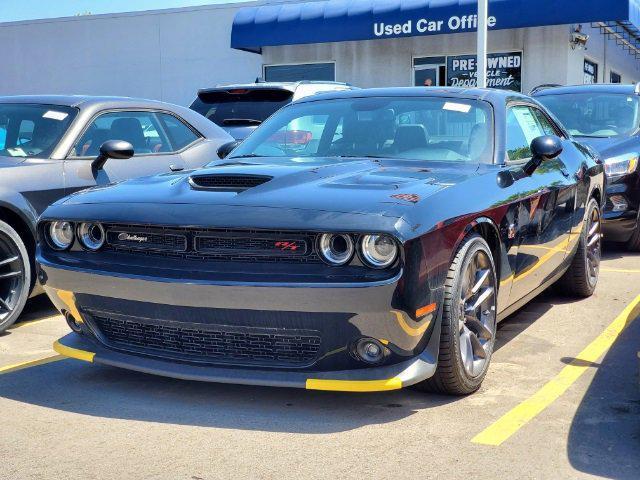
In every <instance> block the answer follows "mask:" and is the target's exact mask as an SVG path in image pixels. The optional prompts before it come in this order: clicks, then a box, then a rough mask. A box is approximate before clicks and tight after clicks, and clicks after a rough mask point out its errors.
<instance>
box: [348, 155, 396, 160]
mask: <svg viewBox="0 0 640 480" xmlns="http://www.w3.org/2000/svg"><path fill="white" fill-rule="evenodd" d="M336 157H338V158H374V159H375V158H377V159H383V160H385V159H386V160H388V159H389V158H390V157H385V156H384V155H336Z"/></svg>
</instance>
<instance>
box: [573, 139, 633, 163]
mask: <svg viewBox="0 0 640 480" xmlns="http://www.w3.org/2000/svg"><path fill="white" fill-rule="evenodd" d="M576 140H578V141H579V142H580V143H583V144H585V145H588V146H590V147H591V148H593V149H594V150H595V151H596V152H598V153H599V154H600V157H601V158H602V159H603V160H606V159H607V158H610V157H615V156H616V155H622V154H625V153H631V152H635V153H640V138H638V137H636V136H633V137H608V138H592V137H576Z"/></svg>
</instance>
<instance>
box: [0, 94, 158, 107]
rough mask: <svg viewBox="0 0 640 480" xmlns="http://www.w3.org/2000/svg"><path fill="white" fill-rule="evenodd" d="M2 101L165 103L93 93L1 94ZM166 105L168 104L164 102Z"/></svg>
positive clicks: (86, 104) (81, 104)
mask: <svg viewBox="0 0 640 480" xmlns="http://www.w3.org/2000/svg"><path fill="white" fill-rule="evenodd" d="M0 103H25V104H27V103H31V104H41V105H59V106H66V107H78V108H88V107H94V106H101V105H113V104H118V106H122V107H128V106H131V107H136V108H156V107H158V106H159V105H163V103H162V102H158V101H156V100H146V99H141V98H131V97H109V96H91V95H13V96H0ZM164 105H166V104H164Z"/></svg>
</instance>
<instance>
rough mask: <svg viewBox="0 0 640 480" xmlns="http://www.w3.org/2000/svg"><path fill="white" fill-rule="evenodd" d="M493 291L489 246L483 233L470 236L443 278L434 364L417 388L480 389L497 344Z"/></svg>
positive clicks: (493, 271) (459, 392) (461, 392)
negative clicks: (428, 374) (437, 350)
mask: <svg viewBox="0 0 640 480" xmlns="http://www.w3.org/2000/svg"><path fill="white" fill-rule="evenodd" d="M497 293H498V284H497V279H496V269H495V264H494V261H493V256H492V254H491V249H490V248H489V245H487V242H486V241H485V240H484V239H483V238H482V237H481V236H479V235H475V234H474V235H469V236H468V237H466V238H465V239H464V240H463V242H462V244H461V245H460V247H459V248H458V251H457V253H456V256H455V258H454V259H453V261H452V262H451V266H450V268H449V272H448V275H447V280H446V282H445V291H444V304H443V309H442V331H441V334H440V351H439V355H438V367H437V369H436V373H435V374H434V376H433V377H431V378H429V379H427V380H425V381H423V382H421V383H419V384H418V385H417V387H418V388H419V389H421V390H428V391H431V392H437V393H445V394H449V395H467V394H469V393H473V392H475V391H476V390H478V388H480V385H481V384H482V381H483V380H484V377H485V375H486V374H487V370H488V368H489V363H490V361H491V355H492V354H493V347H494V343H495V332H496V309H497V305H496V299H497Z"/></svg>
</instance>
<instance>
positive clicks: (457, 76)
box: [413, 52, 522, 92]
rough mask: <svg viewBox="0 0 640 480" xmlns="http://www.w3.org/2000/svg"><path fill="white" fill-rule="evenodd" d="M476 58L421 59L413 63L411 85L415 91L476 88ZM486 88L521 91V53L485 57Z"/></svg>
mask: <svg viewBox="0 0 640 480" xmlns="http://www.w3.org/2000/svg"><path fill="white" fill-rule="evenodd" d="M476 63H477V62H476V56H475V55H456V56H447V57H423V58H414V59H413V84H414V85H415V86H416V87H423V86H425V87H428V86H449V87H475V86H476V85H477V71H476V68H477V65H476ZM487 87H489V88H501V89H504V90H513V91H515V92H520V91H522V52H507V53H490V54H489V55H487Z"/></svg>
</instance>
